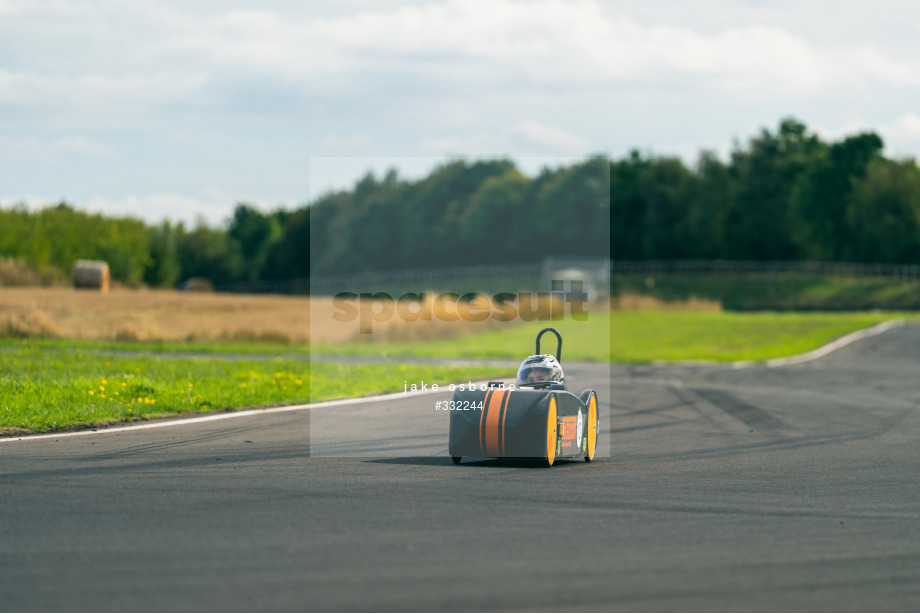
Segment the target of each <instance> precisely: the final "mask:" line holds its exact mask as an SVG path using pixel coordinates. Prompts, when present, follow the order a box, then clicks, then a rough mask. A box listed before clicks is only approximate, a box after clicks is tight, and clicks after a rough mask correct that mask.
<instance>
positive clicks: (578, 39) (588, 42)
mask: <svg viewBox="0 0 920 614" xmlns="http://www.w3.org/2000/svg"><path fill="white" fill-rule="evenodd" d="M171 44H172V45H174V46H175V48H177V49H181V50H184V51H197V52H200V53H203V54H205V55H207V56H210V57H211V58H212V59H213V60H215V61H217V62H220V63H226V64H229V65H233V66H238V67H249V68H251V69H258V70H265V71H269V72H271V73H274V74H277V75H281V76H284V77H286V78H295V77H305V76H312V77H320V76H325V77H328V78H331V79H333V81H334V82H340V81H342V80H343V77H346V78H347V77H351V78H353V79H357V78H359V77H360V76H361V75H365V74H372V73H375V72H376V73H378V74H379V73H380V72H383V73H400V74H405V75H414V76H415V77H419V78H429V79H435V80H442V81H446V80H455V79H462V80H464V81H467V82H471V83H477V82H478V83H482V82H483V81H486V82H489V83H492V84H496V85H499V84H501V83H503V82H506V81H507V82H510V83H519V82H520V81H521V80H526V81H528V82H532V83H544V84H549V83H553V84H570V85H571V84H580V85H581V86H584V87H591V86H597V85H601V84H603V83H605V82H606V83H609V82H616V81H629V82H637V83H640V84H641V83H644V82H649V81H656V80H660V79H673V78H675V77H677V78H684V79H689V80H694V81H695V82H696V84H697V85H702V86H704V87H707V88H710V89H715V90H719V91H724V92H730V93H745V94H750V93H754V94H758V95H769V96H780V97H784V96H785V97H788V96H800V95H801V94H803V93H814V92H817V91H825V90H828V89H833V88H840V87H852V86H859V85H865V84H867V83H871V82H875V81H878V82H882V83H887V84H892V85H905V84H910V85H915V84H918V83H920V58H918V56H917V54H914V55H913V56H908V57H899V56H893V55H891V54H889V53H886V52H885V51H884V50H882V49H879V48H877V47H871V46H867V45H859V46H849V47H848V46H819V45H815V44H813V43H810V42H809V41H807V40H806V39H804V38H802V37H798V36H795V35H793V34H791V33H790V32H788V31H787V30H786V29H784V28H783V27H781V26H778V25H749V26H741V27H730V28H726V29H725V30H723V31H721V32H718V33H714V34H707V33H701V32H698V31H694V30H692V29H689V28H686V27H680V26H672V25H651V26H648V25H642V24H639V23H637V22H635V21H633V20H631V19H630V18H629V17H627V16H623V15H617V14H615V13H612V12H610V11H607V10H605V8H604V7H603V6H602V5H601V4H600V3H599V2H596V1H593V0H579V1H574V2H563V1H561V0H538V1H533V2H520V1H516V0H488V1H484V0H450V1H448V2H444V3H437V4H434V3H425V4H414V5H407V6H403V7H400V8H397V9H395V10H389V11H364V12H361V13H358V14H356V15H349V16H345V17H339V18H334V19H308V20H303V21H296V20H288V19H284V18H283V17H281V16H280V15H277V14H273V13H270V12H254V11H245V12H244V11H234V12H230V13H227V14H225V15H223V16H220V17H218V18H216V19H211V20H205V21H202V22H201V23H200V24H199V25H198V27H197V28H195V29H194V30H190V31H188V32H185V33H184V34H183V35H182V36H179V37H177V38H175V39H173V40H172V41H171ZM326 85H328V84H327V83H311V85H310V86H311V87H325V86H326Z"/></svg>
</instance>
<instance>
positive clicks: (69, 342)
mask: <svg viewBox="0 0 920 614" xmlns="http://www.w3.org/2000/svg"><path fill="white" fill-rule="evenodd" d="M28 342H29V344H31V345H32V347H36V348H48V349H65V350H70V349H72V348H74V347H75V346H76V347H79V348H80V349H84V350H114V351H118V352H124V351H128V352H145V353H178V354H181V353H188V354H241V355H245V354H269V355H272V356H278V355H291V356H295V355H309V354H310V346H309V345H306V344H297V343H283V342H267V341H108V340H95V339H81V340H74V339H57V338H31V339H28ZM21 343H22V338H21V337H0V348H2V347H10V346H17V345H19V344H21Z"/></svg>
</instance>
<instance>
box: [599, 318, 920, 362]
mask: <svg viewBox="0 0 920 614" xmlns="http://www.w3.org/2000/svg"><path fill="white" fill-rule="evenodd" d="M899 317H905V315H904V314H897V313H775V312H753V313H751V312H741V313H738V312H710V311H697V312H692V311H677V312H661V311H633V312H619V313H616V314H615V315H614V317H613V325H612V326H613V333H612V340H613V344H612V347H611V360H614V361H618V362H650V361H655V360H715V361H735V360H755V361H757V360H768V359H770V358H780V357H784V356H793V355H795V354H801V353H804V352H808V351H811V350H814V349H817V348H819V347H821V346H822V345H824V344H826V343H828V342H830V341H832V340H834V339H836V338H838V337H842V336H843V335H846V334H848V333H851V332H853V331H856V330H860V329H863V328H867V327H869V326H872V325H875V324H878V323H881V322H885V321H888V320H892V319H896V318H899ZM914 317H916V316H914Z"/></svg>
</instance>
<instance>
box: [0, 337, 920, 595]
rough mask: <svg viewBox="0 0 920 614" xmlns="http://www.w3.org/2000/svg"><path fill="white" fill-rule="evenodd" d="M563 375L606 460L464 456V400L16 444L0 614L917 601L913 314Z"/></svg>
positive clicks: (919, 370)
mask: <svg viewBox="0 0 920 614" xmlns="http://www.w3.org/2000/svg"><path fill="white" fill-rule="evenodd" d="M567 374H571V375H572V377H573V378H574V379H578V380H579V385H580V386H586V385H591V386H600V385H601V384H603V383H604V382H605V381H606V380H607V378H608V377H609V378H610V379H611V381H612V385H611V390H610V391H605V390H599V391H598V392H599V395H600V397H601V401H602V403H610V402H611V399H612V404H611V405H609V406H608V407H609V411H610V414H611V418H612V424H609V423H608V424H605V425H603V426H604V428H605V432H604V437H603V438H602V441H607V440H609V441H610V442H612V449H611V450H609V457H607V458H601V459H598V460H597V461H596V462H594V463H590V464H585V463H583V462H565V463H557V465H556V466H555V467H553V468H551V469H545V468H542V467H540V466H539V464H536V463H529V462H522V461H517V462H508V461H501V462H500V461H495V460H480V461H472V462H468V461H466V460H464V462H463V463H462V464H461V465H459V466H454V465H453V464H452V463H451V461H450V459H449V458H448V457H447V454H446V441H447V435H446V425H447V417H446V413H445V412H435V411H434V408H433V407H434V402H435V401H436V400H438V399H442V400H443V399H447V398H449V393H447V394H440V395H425V396H418V397H415V398H405V397H400V396H399V395H398V396H397V398H394V399H392V400H386V401H378V402H373V403H363V404H354V405H343V406H337V407H325V408H318V409H313V410H310V411H307V410H298V411H293V412H285V413H273V414H262V415H256V416H246V417H239V418H234V419H229V420H220V421H213V422H200V423H197V422H190V423H188V424H184V425H182V426H177V427H167V428H156V429H146V430H136V431H122V432H118V433H105V432H102V433H94V434H90V435H83V436H77V437H63V436H62V437H59V438H50V439H32V440H28V439H26V440H22V441H19V440H16V441H0V609H2V610H5V611H30V610H45V611H47V610H67V611H82V610H94V611H112V610H118V611H138V610H183V611H187V610H193V611H197V610H220V611H229V610H325V611H328V610H384V611H386V610H435V611H438V610H466V611H469V610H601V611H603V610H656V611H662V610H713V611H724V610H733V611H734V610H771V611H773V610H822V611H827V610H838V611H839V610H842V611H851V610H870V611H877V610H913V611H916V610H920V411H918V404H920V327H918V326H904V327H900V328H896V329H893V330H890V331H887V332H885V333H883V334H881V335H878V336H875V337H871V338H868V339H865V340H862V341H859V342H857V343H854V344H852V345H850V346H848V347H846V348H843V349H840V350H838V351H836V352H833V353H832V354H830V355H828V356H826V357H824V358H821V359H819V360H816V361H812V362H807V363H803V364H799V365H794V366H787V367H778V368H772V369H771V368H766V367H763V366H759V367H756V366H755V367H749V368H743V369H735V368H731V367H730V366H722V367H714V366H663V367H658V366H613V367H612V368H611V370H610V373H609V375H608V373H607V366H606V365H603V366H598V365H593V366H592V365H573V366H569V367H567ZM604 385H606V384H604ZM602 410H603V408H602ZM310 413H312V414H313V415H312V416H310V415H309V414H310ZM381 416H386V420H381V418H380V417H381ZM387 424H389V425H392V426H389V427H387V426H385V425H387ZM381 425H384V426H381ZM406 425H409V426H406ZM311 427H312V429H313V431H314V432H313V436H314V441H313V450H311V449H310V445H309V442H310V435H311V433H310V430H311ZM608 434H609V437H608ZM311 451H312V452H314V454H315V456H310V455H309V454H310V452H311Z"/></svg>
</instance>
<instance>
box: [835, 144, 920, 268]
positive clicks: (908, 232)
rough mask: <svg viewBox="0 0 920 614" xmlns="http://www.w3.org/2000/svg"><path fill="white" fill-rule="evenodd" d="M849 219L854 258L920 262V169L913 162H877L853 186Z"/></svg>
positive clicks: (867, 260)
mask: <svg viewBox="0 0 920 614" xmlns="http://www.w3.org/2000/svg"><path fill="white" fill-rule="evenodd" d="M847 219H848V221H849V225H850V227H851V228H853V229H855V231H856V232H855V238H854V240H853V255H854V258H855V259H857V260H860V261H862V262H898V263H916V262H920V168H918V167H917V163H916V162H915V161H914V160H912V159H909V160H902V161H899V162H893V161H890V160H883V159H875V160H872V161H871V162H869V164H868V165H867V167H866V173H865V176H864V177H862V178H858V179H856V180H855V181H854V183H853V189H852V192H851V194H850V198H849V203H848V206H847Z"/></svg>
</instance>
